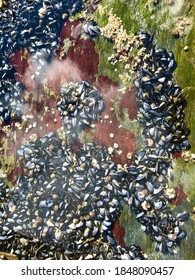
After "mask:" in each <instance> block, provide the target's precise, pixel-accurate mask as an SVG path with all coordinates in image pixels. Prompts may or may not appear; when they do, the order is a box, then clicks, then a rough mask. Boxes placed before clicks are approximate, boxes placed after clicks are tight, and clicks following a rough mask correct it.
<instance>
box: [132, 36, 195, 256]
mask: <svg viewBox="0 0 195 280" xmlns="http://www.w3.org/2000/svg"><path fill="white" fill-rule="evenodd" d="M136 36H137V37H138V40H139V41H141V45H142V47H144V48H145V50H146V54H147V56H146V57H147V59H146V60H145V61H144V65H143V66H141V67H140V69H139V74H138V77H137V79H136V80H135V82H134V83H135V86H136V98H137V105H138V112H139V113H138V120H139V122H140V123H141V124H142V126H143V135H144V137H145V141H146V145H145V147H144V149H142V150H140V151H139V152H137V153H136V155H135V158H134V162H133V164H132V166H130V167H129V168H128V172H129V175H130V181H131V183H130V189H131V201H130V207H131V209H132V210H133V211H135V213H136V219H137V220H138V221H139V222H140V223H141V227H142V229H143V231H144V232H145V233H146V234H148V235H150V236H151V238H152V239H153V240H155V241H156V250H157V251H158V250H160V251H161V252H163V253H164V254H166V253H170V254H173V252H174V248H175V247H176V245H179V244H180V241H181V240H182V239H183V238H185V236H186V234H185V232H184V231H183V230H182V229H181V225H182V223H183V221H185V220H187V219H188V218H189V215H188V213H185V212H184V213H180V214H178V215H177V216H176V217H174V216H173V215H172V213H171V211H170V209H169V207H168V204H169V202H170V201H171V199H172V198H173V197H174V193H173V192H171V191H170V189H169V188H168V181H169V180H172V179H173V174H172V154H173V153H174V152H181V150H183V149H188V148H189V147H190V145H189V142H188V140H187V135H188V130H187V129H186V126H185V124H184V102H183V98H182V96H181V89H180V87H179V86H178V85H176V84H175V82H174V81H173V79H172V73H173V71H174V67H175V60H174V56H173V53H172V52H167V50H166V49H156V47H155V46H154V45H153V44H152V43H151V41H152V40H151V36H150V34H148V33H146V32H143V31H139V32H138V33H137V34H136Z"/></svg>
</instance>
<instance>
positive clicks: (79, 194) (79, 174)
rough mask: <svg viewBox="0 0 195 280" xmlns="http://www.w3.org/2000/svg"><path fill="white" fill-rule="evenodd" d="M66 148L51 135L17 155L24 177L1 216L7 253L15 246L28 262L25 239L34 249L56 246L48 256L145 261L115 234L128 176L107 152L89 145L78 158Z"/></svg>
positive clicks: (11, 190)
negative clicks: (119, 170)
mask: <svg viewBox="0 0 195 280" xmlns="http://www.w3.org/2000/svg"><path fill="white" fill-rule="evenodd" d="M64 145H65V143H64V141H62V140H59V138H58V137H57V136H56V135H55V134H54V133H49V134H48V135H47V136H45V137H43V138H41V139H38V140H36V141H35V142H30V143H29V145H28V146H24V145H23V146H22V147H21V149H20V150H19V151H18V154H19V156H20V157H21V158H22V159H23V165H24V173H23V174H22V175H21V176H20V177H19V178H18V180H17V183H16V184H15V186H14V187H13V188H11V189H10V198H9V200H8V202H7V203H4V204H3V205H2V206H1V212H0V213H1V219H0V231H1V235H0V241H3V246H5V247H7V249H6V251H7V250H10V249H9V248H10V246H12V247H11V252H12V253H13V254H16V255H17V256H18V257H19V258H20V259H26V258H28V257H29V256H28V252H27V253H26V251H27V249H25V250H21V247H22V245H21V242H20V239H19V240H18V238H17V236H20V238H21V236H22V238H23V239H22V240H23V241H24V239H26V242H27V243H28V244H34V246H35V245H36V246H38V245H37V244H39V243H40V242H42V243H43V244H47V243H51V244H52V245H51V246H52V248H54V249H53V250H52V249H51V250H49V251H50V255H49V256H48V257H51V252H52V251H53V254H54V253H55V251H58V250H59V251H61V254H62V255H63V254H64V255H70V257H73V256H74V255H76V254H77V258H78V256H79V257H83V258H86V259H89V258H91V259H96V258H104V259H121V258H122V259H143V258H144V256H143V254H142V251H141V249H140V248H139V247H138V246H131V247H130V248H128V249H125V248H121V246H119V245H117V243H116V241H115V240H114V237H113V234H112V229H113V227H114V222H115V221H116V219H117V218H118V217H119V216H120V214H121V210H122V205H121V201H122V197H124V196H126V197H129V195H128V190H127V186H128V184H127V182H126V177H125V176H121V174H120V173H119V174H117V166H116V165H115V164H114V163H113V162H112V161H111V159H110V156H109V154H108V149H107V148H103V147H99V146H97V145H96V144H95V143H92V142H90V143H85V144H84V145H83V147H82V148H81V149H79V150H78V151H77V152H76V153H73V152H71V151H67V149H66V146H64ZM95 244H96V246H95ZM97 244H99V246H97ZM44 246H46V245H44ZM102 248H104V250H103V249H102ZM31 251H33V250H32V248H31V246H30V247H29V252H31ZM34 253H35V252H34ZM40 254H41V252H40ZM101 254H102V255H101ZM30 256H31V257H33V256H32V252H31V253H30ZM34 257H35V255H34ZM66 258H67V256H66Z"/></svg>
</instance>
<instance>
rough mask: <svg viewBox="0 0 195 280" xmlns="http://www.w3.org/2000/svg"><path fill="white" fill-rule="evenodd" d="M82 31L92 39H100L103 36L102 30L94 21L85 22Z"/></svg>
mask: <svg viewBox="0 0 195 280" xmlns="http://www.w3.org/2000/svg"><path fill="white" fill-rule="evenodd" d="M82 30H83V33H84V34H86V35H87V37H89V38H91V39H95V38H98V37H99V36H100V35H101V29H100V27H99V26H98V25H97V23H96V22H95V21H94V20H90V21H86V22H84V24H83V26H82Z"/></svg>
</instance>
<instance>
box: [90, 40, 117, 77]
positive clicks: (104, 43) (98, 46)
mask: <svg viewBox="0 0 195 280" xmlns="http://www.w3.org/2000/svg"><path fill="white" fill-rule="evenodd" d="M95 50H96V52H97V53H98V54H99V56H100V61H99V65H98V76H100V75H103V76H106V77H108V78H109V79H111V80H112V81H114V82H119V77H118V73H120V71H121V69H120V68H121V65H120V64H119V63H117V64H116V65H112V64H111V63H110V62H109V61H108V58H109V57H110V56H111V55H112V53H113V43H112V42H110V41H109V40H105V39H104V38H103V37H100V39H99V40H96V41H95ZM115 69H116V70H115Z"/></svg>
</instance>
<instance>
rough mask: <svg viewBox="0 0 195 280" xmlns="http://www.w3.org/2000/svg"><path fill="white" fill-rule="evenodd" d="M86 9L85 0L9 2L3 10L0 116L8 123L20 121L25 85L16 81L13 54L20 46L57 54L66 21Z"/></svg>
mask: <svg viewBox="0 0 195 280" xmlns="http://www.w3.org/2000/svg"><path fill="white" fill-rule="evenodd" d="M81 9H82V0H75V1H74V0H71V1H59V0H36V1H35V0H24V1H23V0H21V1H16V0H13V1H8V3H7V5H6V7H5V9H3V8H2V9H0V53H1V57H2V59H1V62H0V118H1V120H2V121H3V122H5V123H10V121H11V120H16V121H17V120H20V118H21V116H22V108H21V106H22V95H23V91H24V87H23V85H22V84H21V83H19V82H17V81H16V80H15V77H14V74H15V69H14V67H13V66H12V64H11V62H10V55H11V54H13V53H14V52H15V51H17V50H20V49H26V50H27V51H28V52H29V53H30V54H32V55H33V54H35V53H36V52H37V50H40V49H43V48H45V49H47V50H48V52H50V56H51V55H55V52H56V50H57V49H58V48H59V45H60V41H59V35H60V31H61V28H62V25H63V23H64V22H65V21H66V20H67V19H68V18H69V16H70V15H74V14H75V13H77V12H78V11H80V10H81Z"/></svg>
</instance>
